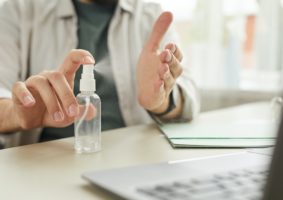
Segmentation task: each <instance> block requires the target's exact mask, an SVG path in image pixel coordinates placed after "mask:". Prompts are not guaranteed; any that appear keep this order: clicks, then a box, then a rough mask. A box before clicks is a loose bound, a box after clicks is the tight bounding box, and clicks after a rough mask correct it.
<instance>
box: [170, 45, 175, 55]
mask: <svg viewBox="0 0 283 200" xmlns="http://www.w3.org/2000/svg"><path fill="white" fill-rule="evenodd" d="M170 50H171V52H172V53H175V51H176V45H175V44H173V45H172V47H171V48H170Z"/></svg>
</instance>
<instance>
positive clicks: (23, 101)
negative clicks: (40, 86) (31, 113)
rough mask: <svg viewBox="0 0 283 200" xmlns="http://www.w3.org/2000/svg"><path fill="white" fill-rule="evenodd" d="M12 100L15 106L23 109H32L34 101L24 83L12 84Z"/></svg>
mask: <svg viewBox="0 0 283 200" xmlns="http://www.w3.org/2000/svg"><path fill="white" fill-rule="evenodd" d="M13 98H14V100H15V102H16V103H17V104H20V105H23V106H25V107H32V106H33V105H34V104H35V99H34V97H33V96H32V94H31V93H30V91H29V90H28V88H27V87H26V84H25V83H24V82H20V81H19V82H16V83H15V84H14V86H13Z"/></svg>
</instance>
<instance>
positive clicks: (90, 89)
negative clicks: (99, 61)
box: [75, 65, 101, 153]
mask: <svg viewBox="0 0 283 200" xmlns="http://www.w3.org/2000/svg"><path fill="white" fill-rule="evenodd" d="M93 69H94V66H93V65H84V66H83V73H82V78H81V80H80V91H81V93H79V94H78V95H77V102H78V104H79V108H80V115H79V116H78V117H77V118H76V119H75V150H76V152H77V153H94V152H97V151H100V150H101V101H100V98H99V96H98V95H97V94H96V93H95V79H94V74H93Z"/></svg>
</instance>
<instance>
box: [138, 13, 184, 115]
mask: <svg viewBox="0 0 283 200" xmlns="http://www.w3.org/2000/svg"><path fill="white" fill-rule="evenodd" d="M172 20H173V16H172V14H171V13H170V12H164V13H162V14H161V15H160V17H159V18H158V19H157V21H156V23H155V25H154V27H153V31H152V33H151V35H150V38H149V40H148V41H147V42H146V44H145V46H144V49H143V51H142V53H141V55H140V59H139V63H138V67H137V80H138V99H139V103H140V104H141V106H143V107H144V108H145V109H146V110H148V111H151V112H153V113H156V114H158V113H162V112H164V111H165V110H166V109H167V107H168V105H169V95H170V93H171V91H172V89H173V87H174V85H175V83H176V79H177V78H178V77H179V76H180V75H181V73H182V67H181V64H180V62H181V61H182V58H183V56H182V53H181V51H180V50H179V48H178V47H177V46H176V45H175V44H171V43H170V44H167V45H166V47H165V49H164V50H163V51H162V52H160V51H159V48H160V42H161V41H162V39H163V37H164V35H165V33H166V32H167V30H168V28H169V26H170V24H171V23H172Z"/></svg>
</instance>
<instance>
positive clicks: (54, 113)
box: [12, 50, 95, 129]
mask: <svg viewBox="0 0 283 200" xmlns="http://www.w3.org/2000/svg"><path fill="white" fill-rule="evenodd" d="M94 62H95V61H94V58H93V57H92V55H91V54H90V53H89V52H87V51H84V50H73V51H71V52H70V54H69V55H68V56H67V57H66V59H65V60H64V62H63V64H62V66H61V67H60V68H59V69H58V70H57V71H46V72H42V73H41V74H38V75H34V76H31V77H30V78H28V79H27V80H26V81H25V82H17V83H15V84H14V87H13V91H12V93H13V98H12V102H13V104H12V105H13V106H12V107H13V111H12V112H14V116H15V118H16V119H15V120H17V121H18V126H19V127H18V128H19V129H32V128H37V127H43V126H51V127H65V126H68V125H70V124H72V123H73V122H74V120H75V117H76V116H78V115H79V113H80V109H79V106H78V103H77V101H76V98H75V96H74V94H73V87H74V78H75V74H76V71H77V69H78V68H79V66H80V65H82V64H94Z"/></svg>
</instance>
